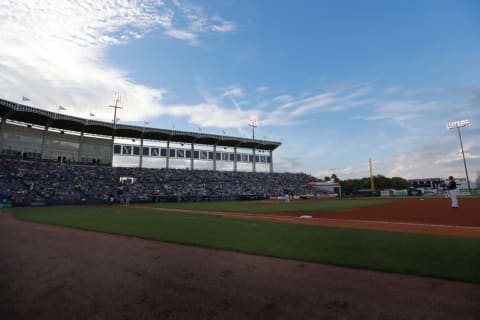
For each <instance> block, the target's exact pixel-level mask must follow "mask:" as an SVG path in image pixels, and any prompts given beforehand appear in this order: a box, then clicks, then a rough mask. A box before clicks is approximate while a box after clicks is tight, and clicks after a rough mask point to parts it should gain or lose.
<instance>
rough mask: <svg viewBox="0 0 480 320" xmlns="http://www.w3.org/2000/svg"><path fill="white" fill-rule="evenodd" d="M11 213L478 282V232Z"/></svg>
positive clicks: (109, 213)
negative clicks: (475, 235)
mask: <svg viewBox="0 0 480 320" xmlns="http://www.w3.org/2000/svg"><path fill="white" fill-rule="evenodd" d="M249 211H250V210H249ZM15 215H16V217H17V219H20V220H29V221H36V222H42V223H49V224H56V225H62V226H68V227H74V228H80V229H87V230H95V231H101V232H107V233H112V234H122V235H129V236H136V237H140V238H145V239H153V240H160V241H166V242H172V243H179V244H185V245H193V246H201V247H207V248H214V249H223V250H230V251H238V252H245V253H251V254H257V255H265V256H273V257H279V258H288V259H297V260H303V261H314V262H322V263H328V264H332V265H338V266H347V267H353V268H364V269H372V270H380V271H385V272H396V273H405V274H414V275H420V276H431V277H437V278H444V279H450V280H460V281H466V282H473V283H480V254H479V252H480V240H479V239H468V238H456V237H445V236H431V235H418V234H407V233H395V232H384V231H370V230H359V229H346V228H329V227H318V226H308V225H298V224H286V223H273V222H263V221H254V220H246V219H229V218H223V217H220V216H212V215H202V214H190V213H172V212H163V211H158V210H149V209H135V208H127V207H106V206H105V207H89V206H75V207H43V208H16V209H15Z"/></svg>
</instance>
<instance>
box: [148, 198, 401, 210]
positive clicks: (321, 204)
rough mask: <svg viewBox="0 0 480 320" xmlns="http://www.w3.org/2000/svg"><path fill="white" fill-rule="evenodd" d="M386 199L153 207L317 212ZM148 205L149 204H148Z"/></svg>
mask: <svg viewBox="0 0 480 320" xmlns="http://www.w3.org/2000/svg"><path fill="white" fill-rule="evenodd" d="M392 201H393V200H388V199H351V200H350V199H349V200H340V199H328V200H327V199H324V200H299V201H291V202H289V203H285V202H284V201H283V200H264V201H225V202H178V203H155V204H151V206H153V207H161V208H174V209H189V210H208V211H223V212H245V213H269V212H292V211H295V212H302V213H308V212H319V211H337V210H346V209H352V208H360V207H366V206H374V205H382V204H386V203H390V202H392ZM149 205H150V204H149Z"/></svg>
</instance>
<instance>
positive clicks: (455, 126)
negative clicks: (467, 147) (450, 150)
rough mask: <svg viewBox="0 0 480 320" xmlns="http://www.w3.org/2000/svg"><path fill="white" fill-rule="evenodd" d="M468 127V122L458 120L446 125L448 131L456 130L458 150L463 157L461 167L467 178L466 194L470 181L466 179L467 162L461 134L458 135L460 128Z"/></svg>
mask: <svg viewBox="0 0 480 320" xmlns="http://www.w3.org/2000/svg"><path fill="white" fill-rule="evenodd" d="M468 126H470V121H468V120H460V121H454V122H449V123H447V128H448V129H449V130H454V129H457V131H458V137H459V138H460V148H461V149H462V157H463V166H464V167H465V175H466V176H467V185H468V192H470V191H471V190H470V179H469V178H468V171H467V162H466V161H465V153H464V152H463V143H462V134H461V133H460V128H463V127H468Z"/></svg>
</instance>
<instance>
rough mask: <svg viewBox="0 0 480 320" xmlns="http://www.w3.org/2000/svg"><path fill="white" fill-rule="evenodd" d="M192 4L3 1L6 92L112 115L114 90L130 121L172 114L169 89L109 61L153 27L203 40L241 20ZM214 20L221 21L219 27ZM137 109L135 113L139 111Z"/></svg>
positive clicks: (0, 30) (0, 67) (83, 112)
mask: <svg viewBox="0 0 480 320" xmlns="http://www.w3.org/2000/svg"><path fill="white" fill-rule="evenodd" d="M186 7H188V5H187V4H186V3H183V2H182V3H181V2H178V1H172V2H168V1H165V2H164V1H157V0H130V1H127V0H118V1H110V0H105V1H95V0H83V1H80V2H72V1H68V0H44V1H29V0H18V1H11V2H9V4H8V5H5V4H4V5H3V6H0V16H1V17H2V20H1V21H0V43H1V44H2V45H1V46H0V91H1V92H2V95H4V96H3V97H4V98H6V99H10V100H14V101H18V99H19V98H20V97H21V96H28V97H30V99H31V101H30V102H29V103H30V104H31V105H33V106H36V107H40V108H44V109H48V110H52V111H57V110H56V108H57V106H58V105H59V104H61V105H64V106H66V107H68V110H69V114H72V115H76V116H81V117H87V118H88V115H89V114H90V112H92V111H94V113H95V115H96V118H97V119H99V120H108V119H111V118H112V115H111V110H109V108H107V107H106V106H107V105H108V104H109V103H111V96H112V94H113V93H114V92H119V93H120V95H122V96H123V98H124V99H125V100H126V101H127V102H126V107H125V109H124V110H123V111H120V113H121V118H122V120H124V121H134V120H142V119H146V118H152V117H154V116H157V115H160V114H164V113H165V112H166V111H168V110H170V109H169V108H165V107H164V104H163V103H162V98H163V95H164V93H165V90H164V89H161V88H149V87H147V86H144V85H141V84H137V83H134V82H132V81H131V80H130V79H129V75H128V73H126V72H125V71H123V70H121V69H118V68H115V67H112V66H111V65H109V63H108V62H107V61H105V58H104V55H105V51H106V49H108V48H109V47H111V46H114V45H119V44H124V43H128V42H131V41H134V40H135V39H139V38H142V37H144V36H145V35H146V34H148V33H152V32H156V31H157V30H163V34H165V35H168V36H170V37H174V38H176V39H179V40H184V41H187V42H189V43H197V42H198V39H199V37H200V35H201V34H202V33H205V32H208V31H212V29H216V31H217V32H226V31H228V30H230V31H232V30H234V29H235V27H234V26H235V25H234V24H233V23H232V22H228V21H226V20H224V19H222V18H220V17H218V16H213V17H208V16H207V15H206V14H204V13H203V11H202V10H200V9H198V8H197V11H195V12H196V14H192V12H193V11H192V12H191V11H188V10H185V8H186ZM211 26H216V28H213V27H211ZM132 109H134V110H135V112H131V110H132Z"/></svg>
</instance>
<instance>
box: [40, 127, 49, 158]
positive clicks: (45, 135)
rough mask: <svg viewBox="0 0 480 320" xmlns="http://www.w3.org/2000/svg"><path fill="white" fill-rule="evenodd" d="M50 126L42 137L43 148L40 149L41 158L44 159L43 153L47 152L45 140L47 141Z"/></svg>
mask: <svg viewBox="0 0 480 320" xmlns="http://www.w3.org/2000/svg"><path fill="white" fill-rule="evenodd" d="M47 132H48V126H45V129H44V130H43V136H42V148H41V149H40V158H41V159H44V157H43V153H44V152H45V140H46V139H47Z"/></svg>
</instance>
